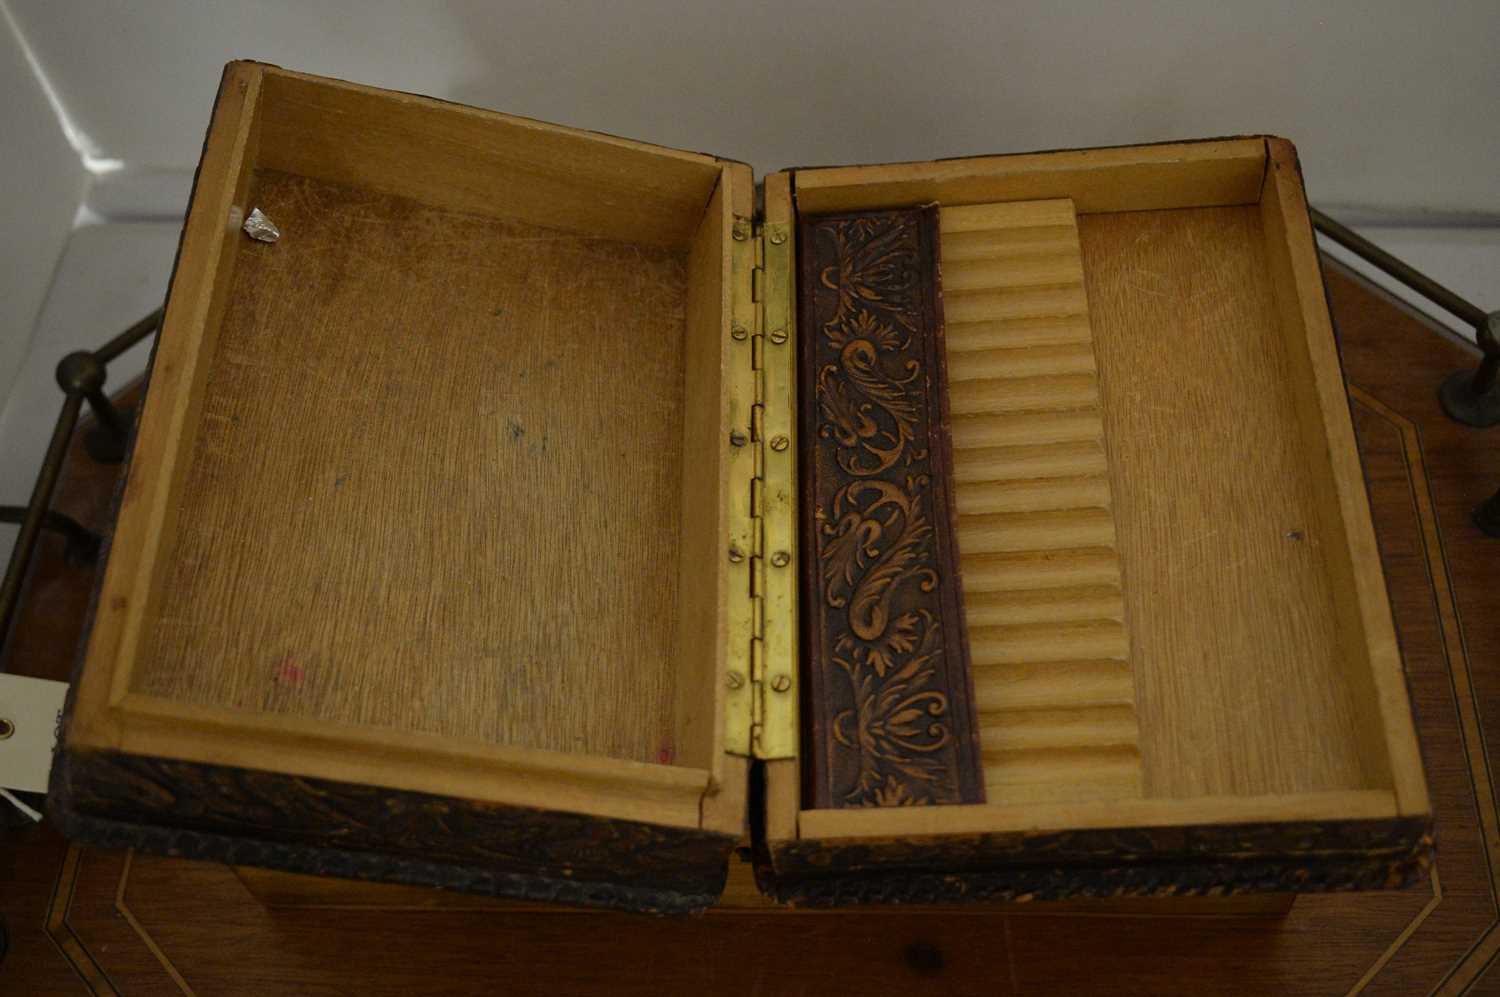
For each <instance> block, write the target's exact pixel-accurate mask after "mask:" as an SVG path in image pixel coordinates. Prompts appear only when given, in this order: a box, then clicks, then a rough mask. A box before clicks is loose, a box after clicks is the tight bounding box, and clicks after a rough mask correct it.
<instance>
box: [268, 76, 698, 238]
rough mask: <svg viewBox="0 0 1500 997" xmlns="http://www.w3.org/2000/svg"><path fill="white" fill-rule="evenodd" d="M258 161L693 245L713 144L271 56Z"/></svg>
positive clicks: (530, 218) (476, 209)
mask: <svg viewBox="0 0 1500 997" xmlns="http://www.w3.org/2000/svg"><path fill="white" fill-rule="evenodd" d="M264 73H265V75H264V80H265V83H264V86H265V98H264V99H265V101H266V104H267V107H266V112H267V113H266V114H265V122H266V136H265V142H264V143H263V145H262V147H261V157H260V163H259V165H260V166H261V167H263V168H266V169H275V170H282V171H285V172H287V173H297V174H300V175H302V176H310V177H316V178H318V179H321V180H331V181H333V182H336V183H344V184H349V185H351V186H357V187H361V188H364V189H366V190H375V191H380V192H382V193H386V194H395V195H398V196H400V197H410V198H413V199H415V200H419V201H421V202H423V203H424V204H429V205H432V206H434V207H443V208H451V209H454V210H457V211H466V212H473V213H476V214H482V215H486V216H489V217H492V218H504V219H508V220H512V221H521V222H530V223H531V224H534V225H542V226H545V227H547V228H552V229H560V230H563V231H568V232H576V233H580V234H584V235H600V234H603V235H605V236H606V237H608V238H611V239H618V240H621V241H624V242H645V243H650V244H653V245H666V246H675V247H678V248H686V247H687V245H688V244H689V243H690V242H691V241H692V239H693V236H694V234H695V233H696V231H697V228H698V223H699V219H700V218H701V217H702V214H703V208H704V205H706V204H707V203H708V199H709V197H710V196H712V194H713V191H714V187H715V186H716V185H717V183H718V180H719V172H720V169H721V165H720V163H719V162H718V161H717V160H715V159H713V158H712V157H709V156H702V155H697V154H694V153H686V152H678V151H676V150H671V149H664V148H661V147H658V146H650V145H646V144H644V143H641V142H632V141H628V140H626V139H619V138H614V137H611V136H605V135H599V134H594V133H590V132H584V131H579V130H577V129H572V128H562V127H559V126H556V125H548V124H544V123H542V122H538V121H530V120H527V119H525V118H517V117H513V116H511V115H508V114H500V113H497V112H494V111H484V110H480V109H478V108H472V107H463V106H461V105H458V104H450V103H446V102H444V101H440V100H433V99H431V98H428V97H419V96H415V95H412V94H400V93H391V92H389V91H383V90H376V89H373V88H370V87H363V86H358V85H355V84H351V83H343V82H341V81H337V80H328V79H322V78H319V77H313V76H305V75H303V74H301V73H292V72H288V71H286V70H283V69H276V68H271V67H264Z"/></svg>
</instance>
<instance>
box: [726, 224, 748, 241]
mask: <svg viewBox="0 0 1500 997" xmlns="http://www.w3.org/2000/svg"><path fill="white" fill-rule="evenodd" d="M721 231H722V230H721ZM733 235H734V241H735V242H744V241H745V240H746V239H748V238H750V223H749V222H747V221H745V220H744V219H738V220H736V221H735V223H734V232H733Z"/></svg>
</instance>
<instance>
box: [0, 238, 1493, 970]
mask: <svg viewBox="0 0 1500 997" xmlns="http://www.w3.org/2000/svg"><path fill="white" fill-rule="evenodd" d="M1327 270H1328V284H1329V291H1330V297H1331V301H1332V304H1333V311H1334V317H1335V320H1336V322H1337V324H1338V327H1339V334H1340V337H1341V343H1340V348H1341V351H1342V355H1343V362H1344V369H1345V373H1346V375H1347V378H1348V382H1349V396H1350V400H1351V402H1352V405H1353V411H1354V421H1355V427H1356V430H1357V432H1358V435H1359V444H1360V452H1361V456H1362V458H1363V460H1364V470H1365V477H1366V479H1367V481H1368V483H1369V486H1370V494H1371V499H1372V502H1373V506H1374V511H1375V523H1376V529H1377V532H1378V535H1379V540H1380V545H1381V554H1382V558H1383V560H1384V563H1385V570H1386V575H1387V579H1388V581H1389V584H1390V594H1391V601H1392V604H1393V606H1394V609H1395V616H1396V623H1397V627H1398V629H1399V632H1400V638H1401V645H1402V650H1403V654H1404V657H1405V664H1406V672H1407V676H1408V680H1409V682H1410V685H1411V692H1412V699H1413V702H1414V704H1415V708H1416V713H1417V721H1418V728H1419V731H1420V735H1421V740H1422V748H1423V754H1424V757H1425V761H1426V766H1427V777H1428V783H1429V786H1430V789H1431V793H1432V798H1433V805H1434V810H1435V813H1436V817H1437V840H1438V853H1437V854H1438V857H1437V861H1436V864H1435V866H1434V868H1433V870H1432V873H1431V875H1430V878H1428V879H1426V880H1424V881H1422V882H1420V883H1419V884H1418V885H1417V886H1415V887H1413V888H1412V889H1409V890H1406V891H1401V892H1394V893H1369V894H1343V895H1314V896H1307V897H1303V898H1300V899H1298V901H1297V902H1296V904H1295V905H1294V906H1293V907H1292V909H1291V912H1290V913H1288V914H1286V915H1285V916H1268V915H1258V916H1211V915H1197V916H1191V917H1184V916H1159V915H1158V916H1151V915H1132V916H1124V915H1120V914H1076V913H1065V914H1064V913H1049V912H1048V910H1047V909H1046V908H1044V907H1041V906H1036V907H1034V908H1032V909H1030V910H1026V911H1025V912H1019V911H1018V909H1017V908H1015V907H1007V908H1004V909H996V910H990V911H979V912H972V913H962V914H955V913H948V912H942V913H936V912H929V913H923V912H918V911H913V912H906V911H902V912H899V913H892V912H887V911H880V912H873V911H839V912H833V913H824V912H808V913H803V912H795V911H783V910H769V911H762V912H748V913H733V914H731V913H723V912H711V913H709V914H706V915H701V916H696V917H685V918H656V917H645V916H638V915H627V914H611V913H578V912H566V913H559V912H554V911H536V910H526V909H520V908H509V909H496V908H493V907H491V908H488V909H486V908H483V907H481V906H478V905H475V904H472V903H465V901H464V898H454V899H452V900H446V899H443V900H442V901H441V902H440V903H438V904H437V905H435V906H434V905H432V904H431V903H428V902H426V901H424V902H422V903H421V904H420V905H416V906H413V905H402V906H391V907H382V908H372V907H366V906H361V907H354V908H345V909H337V910H335V909H329V908H327V907H324V908H309V907H298V908H285V907H267V906H265V905H264V904H263V903H262V902H261V901H260V900H258V899H256V898H255V897H254V896H252V895H251V894H250V893H249V891H248V890H247V888H246V886H245V884H244V882H242V880H241V879H240V878H238V877H237V876H236V875H235V873H234V872H233V871H232V870H231V869H229V868H227V867H225V866H219V865H212V864H205V863H194V862H187V861H182V860H173V859H164V858H158V857H155V856H150V855H142V854H132V853H128V852H116V851H102V850H96V849H78V848H72V847H69V846H68V845H67V844H66V843H65V842H63V841H62V840H61V839H60V838H59V837H58V836H57V834H56V833H55V832H54V831H53V830H52V829H51V828H50V827H47V826H46V825H42V826H36V827H30V828H24V829H20V830H8V831H7V832H6V837H5V839H4V841H3V843H0V869H3V871H0V915H3V917H4V923H5V927H6V929H7V931H8V935H9V951H8V952H7V953H6V954H5V956H4V961H3V962H0V993H5V994H37V995H44V994H76V993H94V994H115V993H120V994H174V993H178V992H181V993H196V994H254V995H257V997H264V995H271V994H336V993H361V994H394V995H401V997H407V995H410V994H416V993H438V992H441V993H495V992H503V993H508V994H521V993H533V992H534V993H547V994H573V993H579V994H582V993H610V994H642V995H645V994H651V995H656V994H676V993H682V994H704V993H756V994H803V993H806V994H835V993H874V992H892V991H895V992H914V993H916V992H941V993H953V994H1011V993H1021V994H1040V993H1111V994H1135V993H1139V994H1167V993H1183V994H1209V993H1212V994H1227V993H1272V994H1339V993H1348V992H1354V991H1362V992H1368V993H1390V994H1417V993H1428V992H1433V991H1436V992H1441V993H1457V992H1464V991H1466V990H1468V991H1472V992H1475V993H1500V973H1496V972H1494V971H1493V963H1494V961H1495V956H1496V955H1497V953H1500V902H1497V886H1500V811H1497V808H1496V800H1495V790H1494V786H1493V782H1492V779H1491V775H1490V769H1491V767H1492V765H1494V764H1496V763H1497V762H1500V748H1497V747H1491V746H1490V745H1489V743H1488V740H1487V735H1486V729H1487V728H1488V729H1490V730H1491V731H1493V730H1495V729H1497V727H1500V612H1497V609H1500V606H1497V593H1500V540H1491V539H1487V538H1485V537H1484V536H1483V535H1481V534H1480V533H1479V531H1478V530H1477V529H1476V528H1475V527H1474V526H1473V524H1472V523H1471V521H1470V518H1469V517H1470V511H1471V510H1472V508H1473V507H1474V506H1475V505H1476V504H1477V503H1478V502H1480V501H1481V500H1482V499H1484V498H1485V497H1486V496H1487V495H1488V494H1490V493H1491V492H1492V491H1493V490H1494V489H1495V487H1496V486H1497V485H1500V435H1497V432H1500V431H1496V430H1490V431H1484V430H1475V429H1469V428H1466V427H1462V426H1459V425H1457V424H1456V423H1453V422H1451V421H1449V420H1448V419H1447V418H1446V417H1445V416H1444V415H1443V414H1442V412H1441V410H1440V409H1439V407H1438V401H1437V386H1438V384H1439V383H1440V382H1441V381H1442V379H1443V377H1445V376H1446V375H1447V374H1448V373H1450V372H1451V371H1453V370H1456V369H1459V368H1463V367H1468V366H1471V365H1472V364H1473V363H1474V351H1473V349H1472V347H1469V346H1466V345H1463V344H1461V343H1460V342H1459V341H1457V340H1456V339H1454V338H1452V337H1450V336H1448V335H1446V334H1444V333H1441V332H1438V331H1436V327H1435V326H1433V325H1432V324H1431V323H1429V322H1428V321H1426V320H1425V319H1423V318H1422V317H1421V316H1419V315H1417V314H1416V313H1414V312H1412V311H1410V310H1409V309H1407V308H1405V307H1404V306H1402V305H1400V304H1398V303H1396V302H1395V301H1394V299H1392V298H1390V297H1389V296H1387V295H1385V294H1384V293H1383V292H1380V291H1378V290H1376V289H1374V288H1373V287H1371V286H1370V285H1369V284H1367V283H1365V282H1364V281H1363V280H1361V279H1360V278H1358V277H1355V276H1353V275H1351V274H1350V273H1349V272H1347V271H1345V270H1343V269H1342V268H1340V267H1339V266H1337V265H1336V264H1331V263H1329V264H1327ZM1224 397H1225V404H1233V393H1232V391H1230V390H1226V392H1225V396H1224ZM116 473H117V469H115V468H107V467H101V466H99V465H95V464H93V463H91V462H90V461H89V459H88V457H87V456H86V455H85V454H84V453H83V451H82V447H81V445H80V444H79V443H78V441H76V440H75V447H74V452H73V453H72V454H71V455H70V458H69V463H68V466H67V468H66V470H65V476H64V481H63V485H62V494H61V496H60V498H59V500H58V502H57V503H56V505H57V507H58V508H59V509H61V510H62V511H65V512H68V513H70V514H72V515H74V516H76V517H77V518H78V519H80V520H81V521H83V522H84V523H86V524H90V525H95V526H102V525H103V524H104V521H105V516H106V512H107V508H108V505H109V501H110V497H111V494H112V491H113V488H114V484H115V480H114V479H115V475H116ZM92 582H93V571H92V569H90V568H71V567H68V566H67V565H66V564H65V563H64V562H63V558H62V544H61V541H59V540H56V539H54V538H52V537H50V536H49V537H47V538H45V539H44V540H43V542H42V547H41V549H40V551H39V556H38V558H37V563H36V564H35V566H34V568H33V571H32V577H31V580H30V583H29V589H28V600H27V602H26V603H25V604H24V605H23V607H22V610H21V618H20V620H19V622H18V625H17V630H16V634H15V637H14V639H13V640H12V641H11V644H10V646H9V648H8V650H7V651H6V657H5V660H4V661H3V662H0V664H3V665H4V668H5V670H7V671H12V672H17V673H20V674H27V675H38V676H43V677H49V678H64V677H66V674H67V672H68V670H69V668H70V667H71V664H72V660H73V655H74V648H75V646H76V643H77V639H78V634H79V632H80V628H81V626H82V622H83V617H84V613H85V609H86V606H87V602H88V598H89V593H90V591H91V588H92ZM1497 743H1500V742H1497ZM407 895H408V896H409V895H410V894H407Z"/></svg>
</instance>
